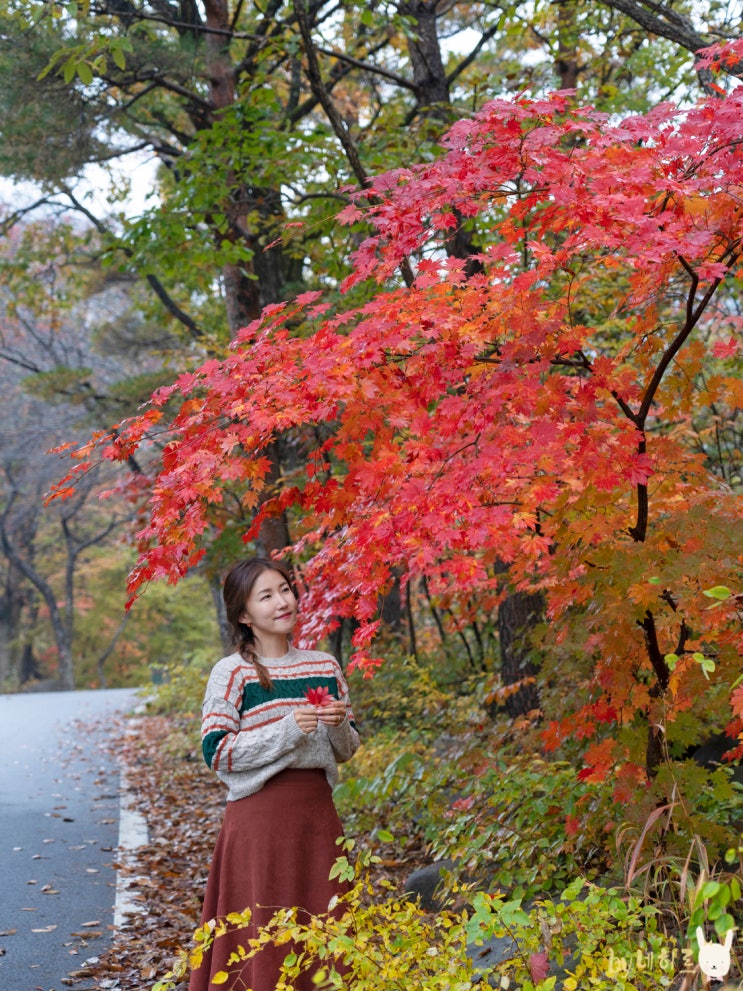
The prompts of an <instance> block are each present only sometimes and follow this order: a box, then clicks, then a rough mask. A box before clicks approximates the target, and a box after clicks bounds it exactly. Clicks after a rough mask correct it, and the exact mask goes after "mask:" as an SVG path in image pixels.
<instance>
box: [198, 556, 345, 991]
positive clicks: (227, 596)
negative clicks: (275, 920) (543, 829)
mask: <svg viewBox="0 0 743 991" xmlns="http://www.w3.org/2000/svg"><path fill="white" fill-rule="evenodd" d="M224 602H225V606H226V609H227V618H228V620H229V622H230V626H231V628H232V632H233V634H234V639H235V645H236V647H237V652H236V653H234V654H231V655H230V656H229V657H223V658H222V660H221V661H218V662H217V664H216V665H215V666H214V668H213V670H212V673H211V675H210V677H209V682H208V684H207V688H206V695H205V698H204V705H203V710H202V714H203V718H202V727H201V740H202V750H203V753H204V759H205V760H206V762H207V764H208V765H209V767H211V768H212V770H214V771H215V772H216V773H217V775H218V776H219V778H221V780H222V781H223V782H224V783H225V784H226V785H227V787H228V789H229V791H228V793H227V808H226V811H225V815H224V821H223V823H222V828H221V830H220V833H219V838H218V840H217V845H216V848H215V850H214V857H213V859H212V865H211V870H210V872H209V879H208V881H207V886H206V895H205V898H204V908H203V911H202V924H203V923H204V922H206V921H208V920H209V919H214V918H219V917H221V916H224V915H226V914H227V913H228V912H241V911H243V910H244V909H245V908H250V909H251V910H252V911H253V920H254V923H255V925H257V926H260V925H263V924H265V923H266V922H267V921H268V920H269V919H270V918H271V916H272V915H273V913H274V911H275V910H276V909H277V908H282V907H283V908H288V907H291V906H297V907H299V908H302V909H304V910H306V911H307V912H310V913H313V914H319V913H324V912H327V910H328V903H329V902H330V900H331V898H332V897H333V895H335V894H337V893H338V890H339V889H338V885H337V883H335V882H331V881H329V880H328V875H329V873H330V869H331V867H332V865H333V863H334V861H335V859H336V857H337V856H338V854H339V851H338V848H337V846H336V839H337V838H338V837H339V836H340V835H341V824H340V821H339V819H338V814H337V812H336V810H335V806H334V805H333V799H332V794H331V792H332V788H333V786H334V785H335V784H336V782H337V780H338V767H337V764H338V763H342V762H343V761H347V760H349V758H350V757H351V756H352V755H353V754H354V753H355V752H356V750H357V748H358V746H359V737H358V733H357V732H356V729H355V726H354V723H353V715H352V713H351V707H350V703H349V698H348V688H347V686H346V682H345V680H344V678H343V674H342V672H341V669H340V667H339V665H338V663H337V661H336V660H335V658H333V657H332V656H331V655H330V654H325V653H322V652H320V651H314V650H298V649H297V648H296V647H293V646H291V643H290V635H291V632H292V630H293V629H294V626H295V623H296V620H297V600H296V597H295V595H294V592H293V591H292V586H291V582H290V578H289V575H288V573H287V572H286V570H285V569H284V568H283V567H281V565H279V564H277V563H276V562H275V561H270V560H267V559H263V558H255V559H252V560H248V561H243V562H241V563H240V564H238V565H237V566H236V567H235V568H233V570H232V571H231V572H230V573H229V574H228V576H227V579H226V580H225V584H224ZM308 689H315V690H317V689H325V690H326V691H327V692H328V693H329V694H328V695H327V697H326V698H325V699H324V701H323V704H316V705H313V704H309V703H308V701H307V698H306V697H305V693H306V692H307V690H308ZM311 694H312V693H311ZM322 694H324V693H322ZM254 934H255V930H254V928H253V926H251V928H250V929H248V930H245V929H243V930H239V931H236V932H234V933H232V932H231V933H229V934H227V935H224V936H220V937H219V938H217V939H215V941H214V943H213V945H212V947H211V949H210V950H209V951H208V952H207V954H206V955H205V958H204V961H203V963H202V964H201V966H200V967H199V968H197V969H195V970H194V971H193V972H192V974H191V981H190V984H189V991H207V988H209V987H210V981H211V977H212V975H213V974H216V973H217V972H218V971H220V970H225V971H227V973H228V974H229V980H228V982H227V985H226V986H227V987H232V986H233V984H234V986H235V987H237V988H252V989H253V991H273V989H274V987H275V985H276V980H277V977H278V974H279V970H280V967H281V963H282V962H283V960H284V958H285V956H286V955H287V953H289V952H290V949H291V947H289V946H286V945H284V946H279V947H274V946H272V945H269V946H266V947H265V948H263V949H262V950H261V951H260V952H259V953H258V954H257V955H256V956H255V957H254V958H253V959H251V960H247V961H244V962H242V963H237V964H234V963H233V964H228V963H227V960H228V958H229V956H230V954H231V953H232V952H233V950H234V949H235V948H236V947H237V946H246V945H247V940H248V939H249V938H250V937H251V936H253V935H254ZM305 976H306V984H305V985H302V984H297V985H296V987H297V988H299V987H306V988H308V989H310V988H312V987H313V984H312V981H311V978H310V977H309V975H305ZM213 987H214V985H211V988H212V991H213Z"/></svg>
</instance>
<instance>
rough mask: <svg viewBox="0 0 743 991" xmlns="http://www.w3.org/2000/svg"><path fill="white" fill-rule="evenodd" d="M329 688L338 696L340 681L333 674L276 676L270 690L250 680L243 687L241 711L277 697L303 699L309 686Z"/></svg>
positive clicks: (273, 700) (332, 693)
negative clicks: (304, 676) (305, 676)
mask: <svg viewBox="0 0 743 991" xmlns="http://www.w3.org/2000/svg"><path fill="white" fill-rule="evenodd" d="M323 687H325V688H327V689H328V691H329V692H330V694H331V695H335V697H336V698H338V681H337V679H336V678H334V677H333V676H332V675H316V676H313V677H311V678H281V679H279V678H276V679H274V683H273V689H271V690H270V691H269V690H267V689H265V688H264V687H263V686H262V685H259V684H258V682H257V681H251V682H249V683H248V684H247V685H246V686H245V688H243V700H242V705H241V706H240V713H241V714H242V713H243V712H248V711H249V710H250V709H256V708H257V707H258V706H259V705H265V704H266V702H275V701H276V699H301V698H302V697H303V696H304V693H305V692H306V691H307V689H308V688H323Z"/></svg>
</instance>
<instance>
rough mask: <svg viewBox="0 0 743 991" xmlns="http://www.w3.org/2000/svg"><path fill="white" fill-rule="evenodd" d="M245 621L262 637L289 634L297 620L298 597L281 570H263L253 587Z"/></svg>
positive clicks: (262, 638) (260, 638)
mask: <svg viewBox="0 0 743 991" xmlns="http://www.w3.org/2000/svg"><path fill="white" fill-rule="evenodd" d="M240 622H241V623H249V624H250V625H251V626H252V628H253V633H254V634H255V636H256V637H257V638H258V640H267V639H268V638H270V637H276V636H288V635H289V634H290V633H291V631H292V630H293V629H294V625H295V623H296V622H297V600H296V598H295V596H294V592H292V589H291V586H290V585H289V582H288V581H287V580H286V578H284V576H283V575H282V574H281V572H280V571H273V570H272V569H269V568H267V569H266V570H265V571H262V572H261V573H260V575H258V578H257V579H256V580H255V583H254V584H253V588H252V589H251V590H250V595H249V596H248V601H247V602H246V603H245V609H244V610H243V612H242V614H241V616H240Z"/></svg>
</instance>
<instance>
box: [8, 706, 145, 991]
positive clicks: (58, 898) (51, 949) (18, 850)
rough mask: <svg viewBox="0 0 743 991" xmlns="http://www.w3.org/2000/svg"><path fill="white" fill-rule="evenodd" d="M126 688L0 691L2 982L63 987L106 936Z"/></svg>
mask: <svg viewBox="0 0 743 991" xmlns="http://www.w3.org/2000/svg"><path fill="white" fill-rule="evenodd" d="M136 704H137V699H136V693H135V692H134V691H133V690H130V689H114V690H110V691H87V692H49V693H32V694H23V695H0V991H66V989H67V988H69V985H65V984H63V983H62V979H63V978H65V977H67V975H68V974H69V973H70V972H71V971H74V970H77V969H79V968H81V967H82V965H83V963H84V961H85V960H86V959H88V958H89V957H93V956H98V954H99V953H100V952H101V950H102V949H103V948H104V944H105V943H106V942H107V940H108V939H109V938H110V932H111V928H110V927H111V925H112V922H113V908H114V902H115V897H116V875H115V871H114V868H113V860H114V856H115V853H114V851H115V848H116V846H117V843H118V838H119V832H118V816H119V772H118V767H117V765H116V762H115V757H114V756H113V755H112V754H111V753H109V752H108V750H107V749H106V746H107V744H113V745H114V747H115V744H116V742H117V741H118V740H119V739H121V737H122V735H123V732H124V729H125V726H124V720H123V718H122V716H123V714H125V713H126V712H128V711H130V710H131V709H132V708H133V707H135V706H136Z"/></svg>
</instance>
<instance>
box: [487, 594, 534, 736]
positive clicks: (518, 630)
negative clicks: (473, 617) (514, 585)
mask: <svg viewBox="0 0 743 991" xmlns="http://www.w3.org/2000/svg"><path fill="white" fill-rule="evenodd" d="M543 615H544V597H543V596H542V594H541V593H529V592H513V593H512V594H511V595H509V596H508V597H507V598H505V599H504V600H503V602H502V603H501V605H500V607H499V609H498V635H499V638H500V656H501V675H502V677H503V684H504V685H514V684H516V683H517V682H519V681H521V680H522V679H524V678H532V677H534V676H535V675H536V674H537V671H538V667H537V665H536V664H535V663H534V660H533V649H532V645H531V644H530V642H529V634H530V633H531V631H532V630H533V629H534V627H535V625H536V624H537V623H538V622H539V621H540V620H541V619H542V617H543ZM538 708H539V692H538V691H537V686H536V682H532V683H531V684H528V685H522V686H521V688H519V690H518V691H517V692H515V694H513V695H509V696H508V698H507V699H506V711H507V712H508V715H509V716H511V718H514V717H516V716H524V715H526V713H528V712H530V711H531V710H532V709H538Z"/></svg>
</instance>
